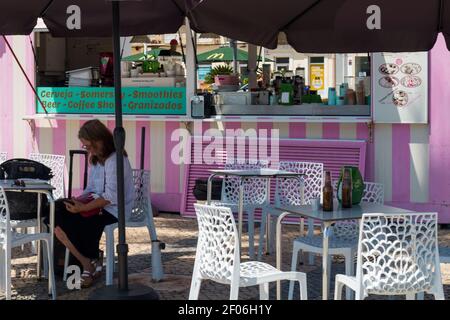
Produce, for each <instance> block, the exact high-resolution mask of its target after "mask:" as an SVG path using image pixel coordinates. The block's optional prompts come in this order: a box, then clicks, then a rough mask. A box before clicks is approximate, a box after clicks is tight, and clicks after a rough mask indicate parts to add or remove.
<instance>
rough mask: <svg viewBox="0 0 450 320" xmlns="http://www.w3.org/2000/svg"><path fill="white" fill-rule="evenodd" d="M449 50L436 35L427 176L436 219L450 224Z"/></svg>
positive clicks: (431, 84) (430, 97)
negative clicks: (428, 172) (437, 207)
mask: <svg viewBox="0 0 450 320" xmlns="http://www.w3.org/2000/svg"><path fill="white" fill-rule="evenodd" d="M449 61H450V52H449V51H448V50H447V48H446V46H445V41H444V38H443V37H442V35H439V38H438V41H437V43H436V46H435V47H434V48H433V50H431V52H430V85H429V103H430V107H429V109H430V124H431V130H430V178H429V202H431V203H439V204H440V205H441V204H443V205H442V207H441V208H442V209H440V211H441V210H442V211H445V213H446V214H445V215H444V214H443V213H441V212H440V214H439V220H444V219H445V221H446V222H447V223H450V213H449V212H450V210H449V208H448V202H449V199H450V197H449V195H450V169H449V168H450V148H449V137H450V126H449V125H448V121H449V119H450V108H449V103H450V90H449V83H450V63H449Z"/></svg>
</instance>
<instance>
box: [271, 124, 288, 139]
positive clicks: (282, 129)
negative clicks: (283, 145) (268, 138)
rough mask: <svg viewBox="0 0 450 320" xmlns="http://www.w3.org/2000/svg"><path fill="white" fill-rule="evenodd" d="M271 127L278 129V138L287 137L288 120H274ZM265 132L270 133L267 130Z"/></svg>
mask: <svg viewBox="0 0 450 320" xmlns="http://www.w3.org/2000/svg"><path fill="white" fill-rule="evenodd" d="M273 129H275V130H276V129H278V130H280V131H279V137H280V139H287V138H289V123H288V122H275V123H274V124H273ZM267 134H270V133H269V132H268V133H267Z"/></svg>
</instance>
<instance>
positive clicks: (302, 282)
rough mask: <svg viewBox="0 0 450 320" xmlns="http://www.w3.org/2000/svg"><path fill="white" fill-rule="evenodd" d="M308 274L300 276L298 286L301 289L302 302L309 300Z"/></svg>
mask: <svg viewBox="0 0 450 320" xmlns="http://www.w3.org/2000/svg"><path fill="white" fill-rule="evenodd" d="M306 284H307V281H306V274H300V278H299V280H298V285H299V287H300V300H308V288H307V285H306Z"/></svg>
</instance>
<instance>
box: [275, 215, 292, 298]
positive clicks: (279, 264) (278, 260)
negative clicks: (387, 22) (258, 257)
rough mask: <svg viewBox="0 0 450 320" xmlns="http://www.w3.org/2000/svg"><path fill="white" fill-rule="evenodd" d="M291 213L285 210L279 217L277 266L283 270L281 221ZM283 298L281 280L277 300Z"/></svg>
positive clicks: (278, 285)
mask: <svg viewBox="0 0 450 320" xmlns="http://www.w3.org/2000/svg"><path fill="white" fill-rule="evenodd" d="M287 215H289V212H283V213H282V214H281V215H280V216H279V217H278V219H277V229H276V232H275V237H276V260H277V261H276V266H277V269H278V270H280V271H281V221H282V220H283V219H284V217H286V216H287ZM280 299H281V282H280V281H277V300H280Z"/></svg>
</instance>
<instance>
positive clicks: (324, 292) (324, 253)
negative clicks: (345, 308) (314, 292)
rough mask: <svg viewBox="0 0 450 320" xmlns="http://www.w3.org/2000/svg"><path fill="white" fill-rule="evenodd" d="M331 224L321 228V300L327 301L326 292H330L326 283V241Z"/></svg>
mask: <svg viewBox="0 0 450 320" xmlns="http://www.w3.org/2000/svg"><path fill="white" fill-rule="evenodd" d="M331 224H332V223H331V222H324V228H323V252H322V300H328V292H330V284H329V283H328V278H329V276H330V275H329V274H328V272H329V268H328V264H329V263H330V261H329V259H328V251H329V250H328V240H329V236H330V232H331Z"/></svg>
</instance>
